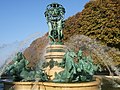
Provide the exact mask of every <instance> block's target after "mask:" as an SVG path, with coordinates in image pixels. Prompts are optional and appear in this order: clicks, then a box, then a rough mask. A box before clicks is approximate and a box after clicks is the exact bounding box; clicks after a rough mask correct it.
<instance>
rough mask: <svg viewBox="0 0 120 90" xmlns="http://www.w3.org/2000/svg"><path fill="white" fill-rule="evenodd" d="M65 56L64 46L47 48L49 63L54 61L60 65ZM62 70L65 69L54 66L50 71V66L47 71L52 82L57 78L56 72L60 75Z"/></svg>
mask: <svg viewBox="0 0 120 90" xmlns="http://www.w3.org/2000/svg"><path fill="white" fill-rule="evenodd" d="M64 54H65V46H64V45H49V46H48V47H47V48H46V55H45V58H46V61H47V62H50V60H53V61H57V62H58V63H60V62H61V61H62V59H63V56H64ZM62 70H63V69H62V68H61V67H58V66H54V67H53V68H52V69H50V67H49V66H48V67H47V68H46V70H45V71H46V73H47V74H48V75H49V76H51V77H50V80H52V79H53V78H54V77H55V76H54V74H55V72H57V73H58V72H60V71H62Z"/></svg>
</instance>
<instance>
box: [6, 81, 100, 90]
mask: <svg viewBox="0 0 120 90" xmlns="http://www.w3.org/2000/svg"><path fill="white" fill-rule="evenodd" d="M4 90H101V82H100V80H99V79H96V81H91V82H85V83H52V82H5V83H4Z"/></svg>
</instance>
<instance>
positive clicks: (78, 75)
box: [53, 49, 99, 82]
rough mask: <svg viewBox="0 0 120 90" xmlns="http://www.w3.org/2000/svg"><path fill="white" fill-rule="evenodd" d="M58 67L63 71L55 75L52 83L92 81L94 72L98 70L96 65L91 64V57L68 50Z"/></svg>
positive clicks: (80, 51)
mask: <svg viewBox="0 0 120 90" xmlns="http://www.w3.org/2000/svg"><path fill="white" fill-rule="evenodd" d="M58 66H60V67H62V68H64V70H63V71H61V72H59V73H55V78H54V79H53V82H83V81H84V82H85V81H92V79H93V78H92V77H93V75H94V72H95V71H97V69H98V68H99V66H98V65H97V66H96V65H94V64H93V60H92V58H91V56H83V54H82V50H81V49H80V50H79V51H78V52H77V53H75V52H74V51H71V50H68V51H67V52H66V54H65V55H64V59H63V61H62V62H61V63H59V65H58Z"/></svg>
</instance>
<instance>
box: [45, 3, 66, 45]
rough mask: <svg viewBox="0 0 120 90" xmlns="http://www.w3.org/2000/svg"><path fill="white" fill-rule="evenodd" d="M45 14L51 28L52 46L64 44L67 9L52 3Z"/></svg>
mask: <svg viewBox="0 0 120 90" xmlns="http://www.w3.org/2000/svg"><path fill="white" fill-rule="evenodd" d="M44 14H45V17H46V20H47V24H48V27H49V38H50V40H51V44H62V39H63V33H62V29H63V27H64V14H65V8H64V7H63V6H62V5H60V4H58V3H52V4H49V5H48V6H47V8H46V11H45V13H44Z"/></svg>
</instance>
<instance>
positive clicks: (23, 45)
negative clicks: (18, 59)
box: [0, 32, 40, 77]
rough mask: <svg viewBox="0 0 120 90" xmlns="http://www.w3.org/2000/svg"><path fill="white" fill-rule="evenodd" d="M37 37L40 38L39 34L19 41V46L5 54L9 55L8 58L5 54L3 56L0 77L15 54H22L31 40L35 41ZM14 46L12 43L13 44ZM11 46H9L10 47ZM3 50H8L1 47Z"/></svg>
mask: <svg viewBox="0 0 120 90" xmlns="http://www.w3.org/2000/svg"><path fill="white" fill-rule="evenodd" d="M38 36H40V33H39V32H36V33H34V34H32V35H30V36H29V37H28V38H26V39H25V40H23V41H21V42H20V43H19V44H17V45H16V46H15V47H14V49H13V50H12V51H11V52H6V53H9V55H8V56H6V54H5V56H3V57H5V58H3V60H2V59H1V61H5V62H4V64H3V65H1V67H0V77H1V75H2V74H3V73H4V71H5V68H6V67H7V66H8V64H9V63H10V62H11V60H12V59H13V57H14V56H15V55H16V54H17V52H19V51H20V52H23V51H24V50H25V49H26V47H28V45H29V44H30V43H29V42H30V41H31V40H32V39H35V38H37V37H38ZM13 44H14V43H13ZM10 46H11V45H10ZM3 48H4V49H8V48H5V47H3ZM3 48H1V52H2V49H3ZM9 48H11V47H9ZM4 49H3V50H4Z"/></svg>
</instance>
